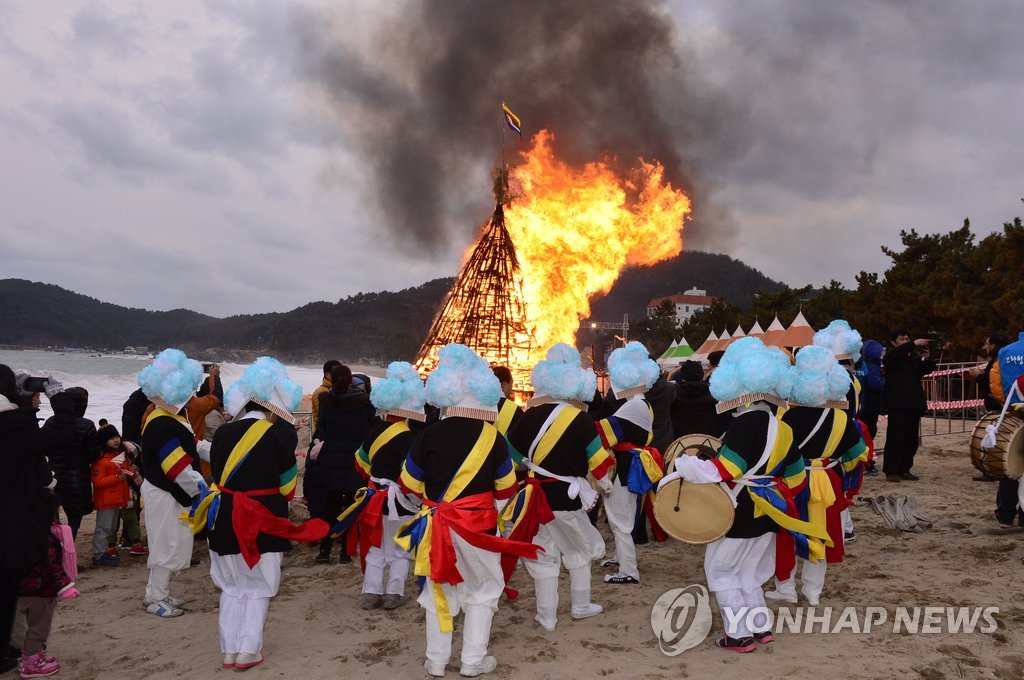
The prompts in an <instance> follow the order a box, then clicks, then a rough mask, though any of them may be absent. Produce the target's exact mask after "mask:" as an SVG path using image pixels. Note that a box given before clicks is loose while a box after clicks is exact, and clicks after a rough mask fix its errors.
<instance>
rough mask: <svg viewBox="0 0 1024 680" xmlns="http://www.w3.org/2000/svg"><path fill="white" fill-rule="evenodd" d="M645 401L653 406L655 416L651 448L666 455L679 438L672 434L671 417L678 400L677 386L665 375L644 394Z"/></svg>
mask: <svg viewBox="0 0 1024 680" xmlns="http://www.w3.org/2000/svg"><path fill="white" fill-rule="evenodd" d="M644 399H646V400H647V403H648V404H650V405H651V411H652V412H653V414H654V423H653V424H652V425H651V427H652V429H653V430H654V432H653V437H654V438H653V439H652V440H651V446H653V447H654V448H656V449H658V451H659V452H661V453H664V452H665V449H667V448H668V445H669V444H671V443H672V441H673V440H674V439H675V437H676V436H678V435H673V434H672V416H671V410H672V403H673V402H674V401H675V400H676V384H675V383H673V382H669V381H668V379H666V378H665V374H664V373H663V374H661V375H660V376H658V379H657V380H656V381H655V383H654V384H653V385H651V389H649V390H647V393H646V394H644Z"/></svg>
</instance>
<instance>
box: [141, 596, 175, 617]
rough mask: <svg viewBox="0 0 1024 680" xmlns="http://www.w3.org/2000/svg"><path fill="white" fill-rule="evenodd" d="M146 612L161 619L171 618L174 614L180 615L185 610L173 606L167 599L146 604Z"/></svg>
mask: <svg viewBox="0 0 1024 680" xmlns="http://www.w3.org/2000/svg"><path fill="white" fill-rule="evenodd" d="M146 613H147V614H153V615H154V616H159V617H160V618H162V619H173V618H174V617H176V616H181V615H182V614H184V613H185V612H184V611H182V610H181V609H179V608H178V607H175V606H174V605H173V604H171V603H170V602H168V601H167V600H160V601H159V602H153V603H152V604H150V605H149V606H147V607H146Z"/></svg>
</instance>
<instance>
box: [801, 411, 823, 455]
mask: <svg viewBox="0 0 1024 680" xmlns="http://www.w3.org/2000/svg"><path fill="white" fill-rule="evenodd" d="M830 412H831V410H830V409H827V408H826V409H822V411H821V417H820V418H818V422H817V423H816V424H815V425H814V428H813V429H812V430H811V431H810V432H809V433H808V435H807V436H806V437H804V440H803V441H802V442H800V443H799V444H797V448H798V449H800V450H801V451H803V450H804V447H805V446H807V442H809V441H811V439H812V438H814V435H816V434H818V430H820V429H821V426H822V425H824V424H825V419H826V418H828V414H829V413H830Z"/></svg>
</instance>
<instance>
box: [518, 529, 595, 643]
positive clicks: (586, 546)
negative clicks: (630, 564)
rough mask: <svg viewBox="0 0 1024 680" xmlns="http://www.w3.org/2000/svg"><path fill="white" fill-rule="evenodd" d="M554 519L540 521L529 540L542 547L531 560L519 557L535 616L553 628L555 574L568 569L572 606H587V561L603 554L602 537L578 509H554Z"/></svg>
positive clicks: (556, 587)
mask: <svg viewBox="0 0 1024 680" xmlns="http://www.w3.org/2000/svg"><path fill="white" fill-rule="evenodd" d="M554 515H555V519H553V520H552V521H550V522H548V523H547V524H542V525H541V526H540V530H539V531H538V532H537V535H536V536H535V537H534V539H533V543H534V544H536V545H539V546H540V547H541V548H543V549H544V552H538V553H537V559H535V560H525V559H524V560H523V564H524V565H525V566H526V571H528V572H529V573H530V576H532V577H533V582H534V587H535V590H536V593H537V618H538V620H539V621H540V623H541V625H543V626H546V627H547V628H554V627H555V624H556V623H557V616H556V613H557V611H558V575H559V573H560V571H561V565H562V564H564V565H565V568H566V569H568V570H569V578H570V593H571V595H572V606H573V607H576V608H579V609H580V610H584V609H586V608H588V606H589V605H590V563H591V562H592V561H593V560H599V559H601V558H602V557H604V539H603V538H602V537H601V532H599V531H598V530H597V528H596V527H595V526H594V525H593V524H591V523H590V518H589V517H587V513H586V512H584V511H583V510H582V509H580V510H555V511H554Z"/></svg>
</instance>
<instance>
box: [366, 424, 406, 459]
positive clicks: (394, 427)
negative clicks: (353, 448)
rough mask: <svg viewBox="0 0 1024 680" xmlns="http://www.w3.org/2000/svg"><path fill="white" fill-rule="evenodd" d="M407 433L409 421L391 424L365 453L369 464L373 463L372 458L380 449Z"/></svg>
mask: <svg viewBox="0 0 1024 680" xmlns="http://www.w3.org/2000/svg"><path fill="white" fill-rule="evenodd" d="M408 431H409V421H408V420H403V421H402V422H400V423H392V424H391V425H390V426H389V427H388V428H387V429H386V430H384V431H383V432H381V433H380V436H379V437H377V438H376V439H375V440H374V441H373V444H371V445H370V450H369V451H367V452H366V455H367V457H368V458H369V459H370V463H371V464H372V463H373V457H374V456H376V455H377V452H379V451H380V450H381V449H382V448H384V447H385V446H387V445H388V443H389V442H390V441H391V440H392V439H394V438H395V437H397V436H398V435H400V434H402V433H403V432H408Z"/></svg>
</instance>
